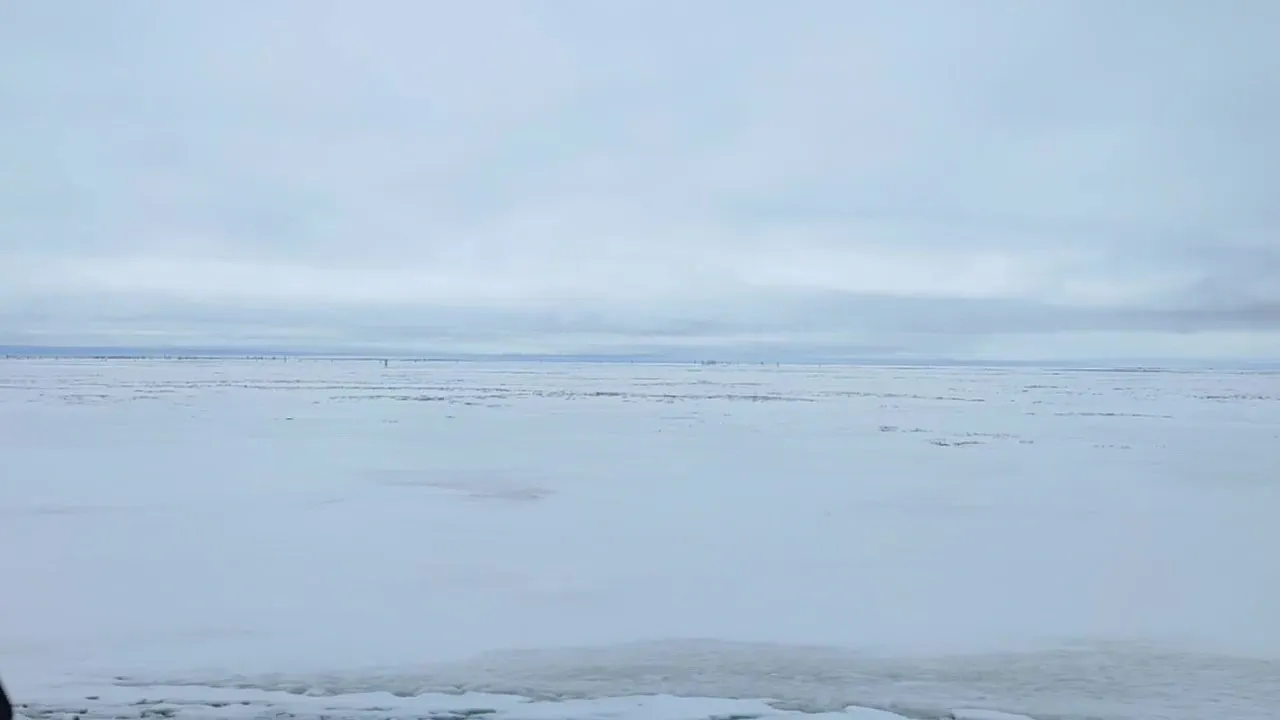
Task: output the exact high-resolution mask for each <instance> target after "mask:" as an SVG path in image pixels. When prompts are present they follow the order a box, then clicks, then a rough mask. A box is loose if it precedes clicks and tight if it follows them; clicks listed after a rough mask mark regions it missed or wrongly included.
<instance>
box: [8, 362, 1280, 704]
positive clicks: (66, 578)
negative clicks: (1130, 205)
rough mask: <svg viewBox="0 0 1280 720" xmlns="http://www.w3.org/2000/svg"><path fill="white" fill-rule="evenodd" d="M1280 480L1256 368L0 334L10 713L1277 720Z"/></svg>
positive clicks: (1268, 379) (1279, 436) (1278, 401)
mask: <svg viewBox="0 0 1280 720" xmlns="http://www.w3.org/2000/svg"><path fill="white" fill-rule="evenodd" d="M1277 468H1280V375H1275V374H1265V373H1227V372H1218V373H1211V372H1172V371H1165V372H1123V371H1059V370H1048V369H1045V370H1022V369H1019V370H1009V369H986V370H982V369H940V368H935V369H900V368H865V367H862V368H859V367H800V366H792V367H785V366H784V367H773V366H768V367H762V366H714V367H703V366H689V365H665V366H664V365H644V364H618V365H609V364H590V365H570V364H549V363H548V364H527V365H520V364H477V363H428V362H403V361H392V362H390V363H389V364H388V365H386V366H384V365H383V363H382V362H374V361H354V360H337V361H333V360H322V359H303V360H297V359H290V360H288V361H282V360H262V361H249V360H216V361H215V360H183V361H161V360H147V361H141V360H111V361H108V360H48V359H44V360H35V359H21V360H20V359H13V360H8V361H5V362H3V363H2V364H0V573H3V577H4V578H5V581H4V584H5V588H4V591H3V596H4V602H3V612H2V613H0V674H2V676H3V677H4V679H5V682H6V683H7V684H8V685H9V686H10V689H11V691H12V692H13V694H15V695H16V696H17V699H18V700H19V701H25V702H27V703H28V706H27V707H26V708H25V709H24V710H23V712H25V713H26V714H28V715H31V716H33V717H36V716H42V717H61V716H65V715H72V714H74V715H81V716H83V717H86V718H95V717H103V718H106V717H154V716H181V717H183V718H213V717H268V716H270V717H276V716H281V717H312V718H314V717H319V716H329V717H359V718H369V719H370V720H373V719H375V718H390V717H404V716H405V715H406V713H408V714H411V715H414V716H415V717H431V718H462V717H466V716H469V715H485V716H491V717H495V718H501V719H502V720H520V719H529V720H533V719H535V718H551V717H555V718H602V717H606V716H607V717H613V718H661V719H667V718H670V720H705V719H707V718H717V717H718V718H725V717H743V718H754V717H768V716H775V715H780V714H795V713H799V712H810V713H812V712H825V713H834V714H836V715H838V716H839V717H841V718H855V717H856V718H863V717H866V718H873V717H896V716H897V715H892V714H890V713H889V712H888V711H892V713H897V714H898V715H902V716H907V717H919V718H931V717H932V718H937V717H948V716H952V715H954V716H956V717H975V718H977V717H996V715H994V714H990V713H988V714H985V715H984V714H983V712H982V711H984V710H985V711H1005V712H1017V713H1025V714H1027V715H1030V716H1032V717H1036V718H1107V719H1117V720H1120V719H1124V720H1128V719H1135V720H1136V719H1138V718H1141V719H1143V720H1154V719H1155V718H1171V719H1177V720H1184V719H1191V718H1196V719H1202V718H1207V717H1215V718H1233V719H1239V720H1249V719H1253V718H1264V717H1274V713H1275V708H1276V707H1280V611H1277V608H1280V562H1277V561H1276V560H1275V551H1276V548H1278V547H1280V523H1277V522H1276V517H1277V514H1278V513H1280V471H1278V470H1277ZM865 708H879V710H873V709H865ZM960 708H973V710H971V711H964V710H960Z"/></svg>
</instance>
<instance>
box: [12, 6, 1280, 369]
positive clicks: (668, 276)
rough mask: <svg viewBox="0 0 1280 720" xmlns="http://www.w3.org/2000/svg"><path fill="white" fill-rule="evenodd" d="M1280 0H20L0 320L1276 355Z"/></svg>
mask: <svg viewBox="0 0 1280 720" xmlns="http://www.w3.org/2000/svg"><path fill="white" fill-rule="evenodd" d="M1275 27H1280V5H1276V4H1275V3H1271V2H1266V1H1265V0H1256V1H1255V0H1241V1H1240V2H1236V3H1233V4H1232V5H1231V7H1230V8H1226V7H1219V8H1217V9H1215V7H1214V6H1213V5H1211V4H1207V3H1202V2H1193V1H1192V0H1172V1H1161V2H1156V0H1135V1H1134V2H1128V3H1120V4H1116V3H1103V2H1101V1H1100V0H1097V1H1095V0H1085V1H1084V2H1065V1H1063V2H1058V1H1056V0H1045V1H1044V2H1037V3H1026V2H1017V1H1016V0H980V1H979V2H974V3H952V4H947V3H925V4H916V3H901V2H893V1H892V0H882V1H876V2H856V3H855V2H847V1H842V0H810V1H809V2H805V3H798V4H790V5H788V4H784V3H777V2H768V1H766V0H741V1H736V2H728V1H727V0H703V1H702V2H698V3H675V2H640V1H639V0H617V1H616V2H608V3H604V2H588V1H587V0H529V1H528V2H522V3H502V2H497V1H487V2H475V3H446V2H442V1H441V2H429V1H423V2H415V1H411V0H404V1H403V2H401V1H396V0H381V1H379V2H371V3H364V4H357V3H350V2H341V1H339V0H272V1H271V2H262V3H221V2H214V1H213V0H192V1H191V2H182V3H165V2H159V1H156V0H152V1H142V0H116V1H115V2H111V3H80V4H76V5H74V6H71V5H67V4H57V3H48V2H42V1H41V0H12V1H11V2H8V3H4V4H3V6H0V108H3V109H4V110H3V112H0V343H10V344H14V343H26V344H33V343H34V344H112V343H116V344H126V345H139V344H153V345H165V344H185V345H192V344H202V345H218V344H233V345H246V344H247V345H254V344H260V345H263V346H271V347H276V348H279V347H291V346H292V347H299V348H308V349H312V348H325V347H328V348H335V349H339V348H355V347H365V348H378V349H385V350H398V351H405V352H424V353H430V352H608V351H611V350H617V351H619V352H622V351H635V350H641V349H648V350H653V349H659V350H662V349H666V350H671V351H681V352H684V351H687V352H690V353H695V354H696V353H714V352H716V351H718V350H724V349H726V348H744V347H745V348H755V349H756V350H755V351H756V352H758V353H760V354H763V355H772V356H777V357H780V358H785V357H789V356H793V355H796V354H805V353H818V354H825V355H840V354H842V353H843V354H848V355H885V356H904V355H947V356H955V357H969V356H985V357H1008V358H1022V357H1040V356H1043V357H1061V358H1069V357H1084V356H1089V357H1140V356H1151V357H1163V356H1170V357H1172V356H1195V357H1264V356H1270V357H1280V203H1276V202H1275V188H1277V187H1280V138H1278V137H1277V135H1276V133H1275V131H1274V129H1275V128H1276V127H1280V84H1278V83H1276V82H1275V78H1277V77H1280V46H1277V45H1276V44H1275V43H1274V42H1273V40H1274V28H1275Z"/></svg>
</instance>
